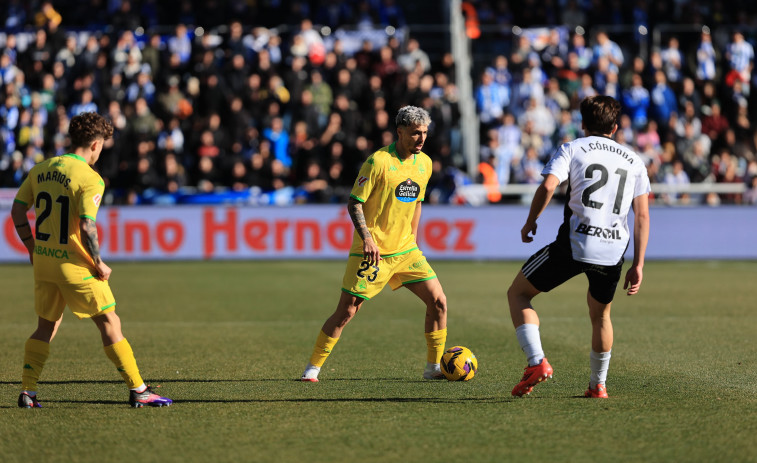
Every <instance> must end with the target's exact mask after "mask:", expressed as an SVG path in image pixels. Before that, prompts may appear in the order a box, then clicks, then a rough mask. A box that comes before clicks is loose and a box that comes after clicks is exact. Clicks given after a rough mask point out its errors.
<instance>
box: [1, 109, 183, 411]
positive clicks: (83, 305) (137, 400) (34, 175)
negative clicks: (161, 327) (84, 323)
mask: <svg viewBox="0 0 757 463" xmlns="http://www.w3.org/2000/svg"><path fill="white" fill-rule="evenodd" d="M68 132H69V135H70V138H71V145H72V148H73V153H69V154H64V155H63V156H58V157H53V158H50V159H47V160H45V161H43V162H41V163H39V164H37V165H36V166H34V167H33V168H32V170H31V171H30V172H29V176H28V177H27V178H26V180H24V182H23V183H22V184H21V187H20V188H19V190H18V193H17V194H16V198H15V200H14V203H13V207H12V209H11V216H12V218H13V222H14V224H15V226H16V232H17V233H18V236H19V238H20V239H21V240H22V241H23V242H24V245H26V249H27V250H28V252H29V261H30V262H31V263H32V264H33V266H34V308H35V310H36V312H37V316H38V322H37V330H36V331H35V332H34V333H33V334H32V335H31V337H30V338H29V339H28V340H27V341H26V345H25V352H24V367H23V373H22V384H21V388H22V392H21V395H20V396H19V398H18V406H19V407H22V408H36V407H41V405H40V403H39V401H38V400H37V381H38V380H39V376H40V373H41V372H42V369H43V367H44V366H45V361H46V360H47V357H48V354H49V352H50V341H52V339H53V337H54V336H55V333H56V331H57V330H58V326H60V322H61V320H62V316H63V309H64V308H65V306H66V305H68V307H69V308H70V309H71V311H72V312H73V313H74V315H76V316H77V317H78V318H79V319H82V318H91V319H92V321H94V322H95V325H97V328H98V329H99V330H100V334H101V336H102V341H103V346H104V348H105V354H106V355H107V356H108V358H109V359H110V360H111V361H112V362H113V363H114V364H115V365H116V369H117V370H118V371H119V372H120V373H121V376H123V378H124V381H126V384H127V385H128V386H129V388H130V390H131V392H130V395H129V403H130V404H131V405H132V406H133V407H142V406H144V405H151V406H163V405H171V403H172V401H171V399H167V398H165V397H161V396H159V395H157V394H155V393H153V392H152V391H151V390H150V388H149V387H148V386H146V385H145V384H144V382H143V381H142V377H141V376H140V374H139V369H138V368H137V362H136V360H135V359H134V353H133V352H132V350H131V346H130V345H129V342H128V341H127V340H126V338H124V335H123V334H122V332H121V321H120V319H119V318H118V315H116V312H115V308H116V301H115V299H114V298H113V293H112V292H111V290H110V286H109V285H108V279H109V278H110V275H111V269H110V267H108V266H107V265H106V264H105V262H103V260H102V258H101V256H100V245H99V242H98V237H97V228H96V226H95V218H96V216H97V210H98V208H99V207H100V202H101V200H102V195H103V191H104V190H105V184H104V183H103V181H102V178H101V177H100V175H98V174H97V172H95V171H94V170H93V169H92V167H91V166H93V165H94V164H95V162H97V160H98V158H99V157H100V153H101V152H102V149H103V143H104V142H105V140H108V139H109V138H110V137H111V136H112V135H113V126H112V125H111V123H110V122H109V121H108V120H106V119H105V118H103V117H102V116H100V115H99V114H96V113H82V114H79V115H77V116H74V117H73V118H72V119H71V122H70V125H69V131H68ZM31 207H34V208H35V212H36V223H35V226H34V228H35V230H34V233H32V228H31V226H30V224H29V220H28V219H27V217H26V212H27V210H28V209H29V208H31Z"/></svg>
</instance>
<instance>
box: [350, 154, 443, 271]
mask: <svg viewBox="0 0 757 463" xmlns="http://www.w3.org/2000/svg"><path fill="white" fill-rule="evenodd" d="M430 177H431V158H429V157H428V156H427V155H426V154H424V153H423V152H420V153H418V154H416V155H414V156H413V157H411V158H408V159H406V160H404V161H403V160H401V159H400V158H399V157H398V156H397V150H396V147H395V143H392V144H391V145H389V146H385V147H383V148H381V149H380V150H378V151H376V152H375V153H373V154H372V155H371V156H370V157H369V158H368V159H367V160H366V161H365V162H364V163H363V166H362V167H361V168H360V173H359V174H358V177H357V179H356V180H355V184H354V186H353V187H352V193H351V195H350V196H351V197H353V198H355V199H356V200H358V201H360V202H361V203H363V212H364V213H365V222H366V225H367V226H368V230H370V232H371V235H372V236H373V240H374V241H375V242H376V244H377V245H378V247H379V250H380V251H381V255H382V257H387V256H391V255H394V254H398V253H402V252H405V251H408V250H410V249H413V248H415V247H417V244H416V242H415V236H414V235H413V232H412V220H413V215H414V214H415V208H416V203H417V202H418V201H423V197H424V196H425V195H426V185H427V184H428V180H429V178H430ZM350 254H351V255H361V256H362V255H363V240H362V239H360V236H359V235H358V234H357V231H355V232H354V234H353V238H352V248H351V249H350Z"/></svg>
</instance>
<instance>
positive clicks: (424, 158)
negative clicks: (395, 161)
mask: <svg viewBox="0 0 757 463" xmlns="http://www.w3.org/2000/svg"><path fill="white" fill-rule="evenodd" d="M416 157H417V159H418V162H422V163H423V164H429V165H430V164H431V156H429V155H428V154H426V153H424V152H423V151H421V152H419V153H418V154H417V155H416Z"/></svg>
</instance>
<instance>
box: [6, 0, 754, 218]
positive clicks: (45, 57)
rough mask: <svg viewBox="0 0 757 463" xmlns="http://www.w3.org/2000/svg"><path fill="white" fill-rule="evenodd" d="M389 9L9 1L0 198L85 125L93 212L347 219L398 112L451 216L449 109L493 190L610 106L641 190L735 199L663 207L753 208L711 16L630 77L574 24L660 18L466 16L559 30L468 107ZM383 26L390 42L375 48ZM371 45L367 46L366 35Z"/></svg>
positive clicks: (453, 168)
mask: <svg viewBox="0 0 757 463" xmlns="http://www.w3.org/2000/svg"><path fill="white" fill-rule="evenodd" d="M398 3H399V2H396V0H342V1H338V0H314V1H291V2H285V1H282V2H247V1H243V0H239V1H228V2H220V1H217V0H207V1H203V2H195V1H190V0H168V1H160V2H159V1H157V0H141V1H139V0H133V1H131V0H120V1H116V0H114V1H108V2H105V1H103V0H89V1H83V2H72V3H69V2H50V1H43V0H34V1H26V0H9V1H8V2H7V6H6V7H5V11H2V8H0V15H2V14H4V16H0V19H2V20H3V21H4V28H3V29H2V30H1V32H4V34H0V187H9V188H13V187H17V186H18V185H19V184H20V182H21V181H22V180H23V178H24V177H25V175H26V173H27V172H28V171H29V169H30V168H31V167H32V166H33V165H34V164H35V163H36V162H39V161H40V160H41V159H44V158H45V157H47V156H53V155H60V154H63V153H65V152H66V150H67V149H68V140H67V138H66V136H65V134H66V133H67V126H68V121H69V119H70V117H71V116H73V115H75V114H77V113H79V112H83V111H97V112H99V113H101V114H104V115H107V116H108V117H109V118H110V119H111V121H112V122H113V124H114V126H115V133H114V138H113V139H112V140H111V141H109V142H108V143H107V145H106V149H105V150H104V153H103V155H102V156H101V161H99V162H98V165H97V166H96V167H97V169H98V171H99V172H100V173H101V175H102V176H103V178H104V180H105V181H106V184H107V186H108V188H107V190H106V191H108V192H109V196H108V197H107V198H106V202H107V203H126V204H136V203H143V202H156V201H176V200H178V199H177V198H180V196H181V195H183V194H185V193H187V192H192V193H195V196H196V194H197V193H200V194H202V193H209V194H210V193H215V194H217V193H219V192H227V193H232V194H233V193H235V192H238V193H240V194H243V195H244V197H245V198H247V200H249V201H250V202H255V201H257V202H258V203H292V202H296V203H304V202H344V201H345V199H346V197H347V196H348V195H349V191H350V188H351V186H352V182H353V181H354V178H355V175H356V173H357V171H358V169H359V167H360V165H361V164H362V162H363V160H364V159H365V158H366V157H367V156H368V155H370V154H371V153H372V152H373V151H374V150H375V149H377V148H379V147H381V146H384V145H387V144H389V143H391V142H392V141H393V139H394V137H395V133H394V125H393V120H392V119H393V117H394V115H395V114H396V112H397V110H398V109H399V108H400V107H402V106H404V105H406V104H412V105H416V106H421V107H424V108H426V109H427V110H428V111H429V112H430V114H431V117H432V120H433V122H432V126H431V127H430V132H429V138H428V141H427V143H426V146H425V148H424V151H425V152H427V153H429V154H430V155H431V157H432V159H433V160H434V173H433V176H432V181H431V184H430V185H429V192H428V195H429V196H428V198H427V199H428V200H430V201H432V202H449V201H454V200H455V196H454V189H455V185H456V184H459V183H460V181H459V179H460V178H461V177H465V176H466V175H467V176H468V177H469V178H472V179H474V180H476V179H477V177H481V176H480V175H478V173H476V172H469V173H464V172H463V171H464V170H465V162H464V159H463V158H462V156H461V155H460V153H461V149H462V148H461V142H460V114H459V109H458V104H457V101H458V99H459V98H473V99H475V101H476V105H477V111H478V115H479V117H480V121H481V150H480V153H479V154H480V156H481V161H482V166H481V171H482V172H485V173H486V174H487V175H486V176H487V179H486V180H487V182H492V181H494V182H496V183H497V184H498V185H506V184H508V183H534V182H538V181H540V179H541V177H540V172H541V168H542V167H543V164H544V162H546V160H547V159H548V158H549V156H550V155H551V154H552V152H553V151H554V149H555V148H556V147H557V146H559V144H560V143H562V142H564V141H567V140H571V139H573V138H575V137H577V136H580V135H581V134H582V132H581V127H580V120H579V117H578V113H577V104H578V102H579V101H580V99H581V98H583V97H585V96H588V95H592V94H597V93H600V94H607V95H612V96H614V97H616V98H618V99H619V100H620V101H621V103H622V104H623V106H624V109H625V112H624V115H623V117H622V119H621V120H620V121H619V122H620V129H619V130H618V134H617V135H616V140H617V141H618V142H620V143H623V144H627V145H628V146H629V147H631V148H632V149H634V150H636V151H637V152H639V153H640V154H641V155H642V156H643V158H644V160H645V162H647V165H648V169H649V175H650V179H651V180H652V181H653V182H658V183H669V184H676V183H687V182H692V183H694V182H734V183H735V182H745V183H747V184H748V185H749V186H750V187H751V188H750V189H748V190H747V193H746V195H734V194H730V195H707V196H706V197H703V198H699V197H695V196H686V195H668V196H664V197H661V198H659V200H660V201H663V202H668V203H691V204H693V203H699V202H702V203H708V204H715V203H755V202H757V197H755V196H757V195H755V192H757V160H756V159H755V153H757V149H755V144H756V143H757V131H755V129H754V127H752V124H751V120H752V119H753V116H754V113H755V109H757V103H755V102H754V100H755V98H757V97H756V96H755V95H756V94H757V89H755V85H756V84H757V82H756V81H755V76H754V75H753V74H752V66H753V62H754V56H753V48H752V45H751V44H750V41H749V40H746V39H745V35H744V33H743V32H742V29H740V28H732V29H729V31H728V33H729V34H730V35H728V36H727V38H726V40H725V41H723V40H722V35H720V36H719V35H717V34H716V33H715V31H714V28H715V26H717V25H718V24H732V22H730V21H729V19H728V18H727V17H726V12H723V11H719V12H718V11H714V10H709V11H707V12H702V11H699V10H697V12H698V13H699V14H700V17H699V22H700V23H709V24H711V25H713V31H710V30H709V29H707V28H703V29H702V33H701V34H700V35H699V36H698V38H697V40H696V43H679V42H678V40H677V38H676V37H672V36H671V37H669V38H667V40H666V42H665V44H664V47H661V49H659V50H653V52H652V54H651V56H649V59H647V60H644V59H642V58H641V57H640V56H638V55H634V54H633V52H632V53H631V54H629V50H636V51H638V48H634V47H635V46H637V45H638V44H634V43H631V42H629V43H624V42H621V43H618V40H619V39H617V38H616V37H613V35H612V34H611V33H609V32H606V31H604V30H600V29H599V28H598V27H595V28H593V29H592V28H590V27H588V24H610V25H611V24H613V23H612V21H628V22H629V23H633V24H637V23H639V22H643V21H647V23H649V22H651V21H652V20H653V19H654V18H656V17H659V16H657V14H661V13H660V12H659V11H658V9H659V8H661V6H660V5H658V4H651V2H650V3H649V4H647V2H644V1H641V2H636V3H635V4H634V6H632V7H629V8H628V9H626V10H623V15H625V16H623V15H620V16H619V15H617V14H616V15H613V14H612V13H613V11H612V10H611V11H605V12H604V14H603V15H600V16H597V14H596V13H597V11H596V10H597V9H598V8H599V7H598V6H597V4H596V3H597V2H590V1H583V0H568V1H564V2H540V5H541V6H540V7H539V8H536V7H535V5H534V2H528V1H527V2H525V4H526V6H523V5H521V6H519V7H517V8H516V7H515V5H514V4H513V2H508V1H497V2H494V1H486V0H479V1H473V2H471V3H472V4H473V5H474V6H475V8H476V13H477V15H478V20H479V21H480V22H481V24H482V25H484V26H486V25H499V26H507V25H509V24H515V21H518V22H519V23H520V24H539V25H552V26H562V25H565V26H569V27H565V28H564V31H567V33H562V34H561V33H560V28H559V27H554V28H553V29H552V33H551V34H550V36H549V40H548V41H547V43H546V44H543V45H539V44H536V43H534V41H533V40H530V39H529V36H528V35H527V34H522V35H519V36H517V35H516V36H514V37H515V39H516V41H515V42H514V44H513V46H512V48H511V49H510V48H509V47H508V50H507V52H503V53H497V54H495V55H496V57H494V58H493V59H492V60H491V63H490V64H489V65H488V66H486V67H485V69H483V70H482V72H480V73H479V72H477V71H478V70H476V76H475V79H476V89H475V94H474V95H459V92H458V89H457V87H456V85H455V74H454V67H455V60H454V58H453V56H452V55H451V54H450V53H443V54H441V55H440V56H439V57H438V58H437V57H434V58H433V59H432V58H430V57H429V55H428V54H427V53H426V52H424V51H423V47H422V46H421V43H419V40H418V39H417V38H416V37H414V36H413V31H412V30H410V31H409V34H408V33H401V32H400V31H407V29H403V27H404V26H406V25H407V19H406V18H405V16H404V14H403V10H402V8H401V7H400V5H399V4H398ZM616 3H618V4H619V2H616ZM658 3H664V4H667V3H670V2H658ZM736 3H737V4H739V5H742V2H736ZM528 4H531V5H532V6H534V8H532V9H529V8H527V5H528ZM563 4H564V5H563ZM695 5H696V3H695V2H687V1H685V0H682V1H679V2H675V5H673V6H675V7H676V8H680V11H679V10H676V11H670V12H669V13H670V14H669V15H668V16H667V17H669V18H675V17H676V15H679V17H680V21H681V22H683V21H685V20H687V18H694V19H696V15H694V13H692V12H691V11H689V10H687V9H686V8H687V7H692V8H693V7H694V6H695ZM744 5H746V6H744V9H739V8H734V9H733V11H732V13H733V14H736V13H735V12H737V11H744V14H743V15H740V16H739V17H738V18H736V17H734V18H733V20H734V21H733V23H736V19H738V20H739V22H740V23H741V24H742V26H744V28H745V29H744V30H749V31H754V29H748V28H746V25H747V23H748V22H749V20H752V22H754V19H755V18H757V14H755V11H752V10H753V9H754V7H751V6H749V4H748V3H744ZM558 6H560V7H559V8H558ZM673 6H668V7H669V8H671V9H672V8H673ZM604 8H613V7H610V6H606V7H604ZM599 9H600V10H601V8H599ZM527 13H528V14H531V15H532V16H533V15H535V16H534V17H526V16H527ZM705 13H706V14H705ZM728 14H730V13H728ZM645 15H646V16H645ZM692 15H693V16H692ZM228 18H234V19H231V20H229V19H228ZM608 18H609V19H608ZM714 18H717V19H714ZM198 24H202V25H203V26H204V27H202V28H200V27H198V26H197V25H198ZM167 25H171V26H167ZM251 25H254V26H251ZM580 25H583V27H585V29H584V31H583V33H577V32H576V26H580ZM648 25H649V26H650V27H651V24H648ZM321 26H328V29H326V28H322V27H321ZM344 26H349V27H350V28H354V29H357V30H364V31H366V35H365V36H364V38H362V39H360V40H359V46H357V47H351V46H349V45H351V44H346V43H345V42H344V41H343V40H342V39H339V38H336V39H334V36H331V37H329V36H328V35H329V34H330V33H332V32H333V31H335V30H337V29H338V28H340V27H344ZM388 26H391V27H392V28H394V30H396V31H397V33H395V34H391V33H389V34H387V33H385V32H383V31H384V30H385V28H386V27H388ZM376 30H378V31H381V35H380V36H381V40H378V41H377V40H375V37H376V35H375V34H373V35H371V34H370V33H369V31H376ZM629 37H633V36H632V35H631V36H629ZM713 38H715V40H713ZM746 38H748V39H750V40H751V39H752V37H749V36H748V35H747V37H746ZM637 39H638V38H636V37H634V38H631V39H629V40H631V41H633V40H637ZM718 40H721V41H723V43H718ZM473 46H474V52H475V47H476V43H475V42H474V45H473ZM486 166H489V168H488V169H487V168H486ZM478 180H479V181H480V180H481V178H478ZM250 195H254V197H252V198H251V197H250Z"/></svg>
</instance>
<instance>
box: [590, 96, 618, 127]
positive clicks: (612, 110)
mask: <svg viewBox="0 0 757 463" xmlns="http://www.w3.org/2000/svg"><path fill="white" fill-rule="evenodd" d="M619 115H620V103H618V100H616V99H615V98H613V97H611V96H605V95H595V96H589V97H586V98H584V99H583V101H581V117H582V118H583V122H584V125H585V126H586V131H587V132H589V133H599V134H602V135H608V134H610V133H611V132H612V129H613V128H614V127H615V124H616V123H617V122H618V116H619Z"/></svg>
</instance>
